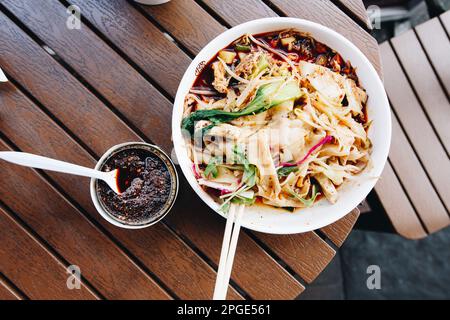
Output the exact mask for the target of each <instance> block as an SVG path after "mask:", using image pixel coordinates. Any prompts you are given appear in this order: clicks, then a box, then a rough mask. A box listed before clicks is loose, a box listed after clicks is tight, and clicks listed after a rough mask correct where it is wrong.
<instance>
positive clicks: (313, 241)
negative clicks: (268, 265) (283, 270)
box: [255, 232, 336, 283]
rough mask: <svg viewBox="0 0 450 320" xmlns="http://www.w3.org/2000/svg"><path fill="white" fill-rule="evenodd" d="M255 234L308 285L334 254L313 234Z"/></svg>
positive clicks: (334, 252)
mask: <svg viewBox="0 0 450 320" xmlns="http://www.w3.org/2000/svg"><path fill="white" fill-rule="evenodd" d="M255 234H256V235H257V236H258V238H259V239H261V240H262V241H264V243H265V244H267V245H268V246H269V247H270V248H271V249H272V250H273V251H274V253H275V254H276V255H277V256H279V257H280V258H281V259H283V261H284V262H286V263H287V264H288V265H289V266H290V267H291V268H292V270H294V271H295V272H296V273H297V274H298V275H299V276H300V277H302V279H303V280H305V281H306V282H308V283H311V282H313V281H314V280H315V279H316V278H317V276H318V275H319V274H320V273H321V272H322V271H323V270H324V269H325V267H326V266H327V265H328V263H330V261H331V260H332V259H333V257H334V255H335V254H336V251H334V250H333V249H332V248H331V247H330V246H329V245H328V244H327V243H326V242H325V241H323V240H322V239H321V238H320V237H319V236H318V235H317V234H316V233H314V232H307V233H303V234H300V235H283V236H275V235H271V234H264V233H255Z"/></svg>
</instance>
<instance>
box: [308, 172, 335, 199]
mask: <svg viewBox="0 0 450 320" xmlns="http://www.w3.org/2000/svg"><path fill="white" fill-rule="evenodd" d="M314 178H316V180H317V182H319V184H320V186H321V187H322V192H323V194H324V195H325V197H326V198H327V199H328V201H330V202H331V203H332V204H334V203H336V201H337V199H338V193H337V190H336V188H335V186H334V185H333V183H332V182H331V181H330V179H328V178H327V177H326V176H325V175H324V174H322V173H319V174H317V175H315V176H314Z"/></svg>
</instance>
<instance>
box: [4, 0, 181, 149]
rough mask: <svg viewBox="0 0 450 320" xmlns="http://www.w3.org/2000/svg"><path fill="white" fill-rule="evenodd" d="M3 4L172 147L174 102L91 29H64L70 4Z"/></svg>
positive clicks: (122, 109) (131, 117)
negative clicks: (168, 129)
mask: <svg viewBox="0 0 450 320" xmlns="http://www.w3.org/2000/svg"><path fill="white" fill-rule="evenodd" d="M2 4H3V5H4V6H5V7H6V8H7V9H8V10H9V11H11V12H12V13H13V14H14V15H15V16H16V17H17V18H19V19H20V20H21V21H22V22H23V23H24V24H25V25H26V26H27V27H28V28H29V29H30V30H32V31H33V32H34V33H35V34H36V35H37V36H38V37H39V38H40V39H41V40H42V41H44V42H45V44H46V45H47V46H49V47H51V49H52V50H53V51H54V52H56V54H57V55H58V56H60V57H61V58H63V59H64V61H65V62H67V64H69V65H70V66H71V67H72V68H73V69H74V70H75V71H76V72H77V73H78V74H80V75H81V76H82V77H83V78H84V79H85V80H87V81H88V82H89V83H90V84H91V85H92V86H93V87H94V88H95V89H96V90H97V91H98V92H99V93H101V94H102V96H103V97H105V98H107V99H108V101H109V102H111V103H112V104H113V105H114V107H115V108H116V109H117V110H119V111H120V112H121V113H122V114H126V115H127V118H128V119H129V120H130V121H131V122H132V123H133V124H134V125H135V126H136V127H137V128H139V129H140V131H141V132H143V133H144V134H146V135H147V136H148V137H149V138H150V139H152V141H154V142H155V143H157V144H159V145H160V146H162V147H163V148H164V149H165V150H167V151H170V150H171V148H172V142H171V141H170V136H169V135H167V134H166V133H165V132H164V130H163V128H165V126H167V123H169V122H170V119H171V113H172V104H171V102H170V101H169V100H167V99H166V98H165V97H164V96H163V95H161V93H160V92H159V91H158V90H156V89H155V88H154V87H153V86H152V85H151V84H150V83H149V82H148V81H146V80H145V79H144V78H143V77H142V76H141V75H140V74H139V73H138V72H137V71H136V70H134V69H133V68H132V67H131V66H130V65H129V64H128V63H127V62H126V61H125V60H123V59H122V58H121V57H120V56H119V55H118V54H117V53H115V52H114V51H113V50H111V48H109V47H108V46H107V45H106V44H105V43H104V42H103V41H102V40H101V39H100V38H99V37H97V36H96V35H95V34H94V33H93V32H92V31H91V30H90V29H89V28H87V27H86V26H84V25H83V26H82V28H81V29H80V30H76V31H73V30H70V29H68V28H61V26H62V25H64V24H65V23H66V20H67V13H66V7H64V6H63V5H62V4H61V3H60V2H59V1H57V0H50V1H44V2H42V3H41V4H40V5H39V6H36V3H35V2H34V1H30V0H20V1H11V0H6V1H3V2H2ZM74 44H76V45H74ZM111 66H114V67H113V68H111ZM143 115H145V116H143Z"/></svg>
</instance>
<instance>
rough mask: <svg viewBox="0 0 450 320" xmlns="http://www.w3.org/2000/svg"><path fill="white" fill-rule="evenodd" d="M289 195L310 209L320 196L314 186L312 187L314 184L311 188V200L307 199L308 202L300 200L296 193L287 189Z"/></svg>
mask: <svg viewBox="0 0 450 320" xmlns="http://www.w3.org/2000/svg"><path fill="white" fill-rule="evenodd" d="M289 193H290V194H291V195H292V196H293V197H295V198H296V199H297V200H299V201H300V202H301V203H303V204H304V205H305V206H307V207H311V206H312V205H313V204H314V202H315V201H316V198H317V196H318V195H319V194H320V193H319V192H318V191H317V188H316V185H314V184H313V187H312V195H311V199H309V200H307V199H304V198H302V197H301V196H300V195H299V194H298V193H296V192H295V191H294V190H292V189H289Z"/></svg>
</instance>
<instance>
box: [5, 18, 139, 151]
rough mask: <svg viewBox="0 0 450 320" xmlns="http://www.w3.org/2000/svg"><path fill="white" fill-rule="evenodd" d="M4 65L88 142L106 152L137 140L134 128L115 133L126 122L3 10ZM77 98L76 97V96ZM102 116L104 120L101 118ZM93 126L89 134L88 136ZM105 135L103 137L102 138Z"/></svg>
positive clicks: (65, 123) (11, 74) (7, 70)
mask: <svg viewBox="0 0 450 320" xmlns="http://www.w3.org/2000/svg"><path fill="white" fill-rule="evenodd" d="M0 28H1V30H2V32H1V33H0V43H1V44H2V45H1V46H0V65H1V66H2V69H4V70H5V72H7V73H8V74H9V75H10V76H12V77H13V78H14V79H16V80H17V81H18V82H20V83H21V84H22V85H23V86H25V87H26V88H27V90H28V91H30V92H31V93H32V94H33V96H34V97H36V98H37V99H38V100H40V101H41V102H42V103H44V104H45V107H46V108H47V109H48V110H50V112H52V113H53V114H54V115H55V116H56V117H58V118H60V119H61V120H62V121H63V122H64V125H65V126H67V127H68V128H69V129H70V130H71V131H72V132H73V133H75V134H76V135H78V136H79V137H83V138H84V139H85V140H83V139H82V140H83V142H84V143H86V144H92V142H93V141H94V140H95V141H96V142H97V145H98V148H97V149H94V151H95V152H98V153H99V154H102V153H103V152H105V151H106V150H107V149H109V148H110V147H111V146H112V145H114V144H117V143H120V142H126V141H134V140H137V139H138V136H137V135H136V134H134V133H133V132H131V131H128V132H126V133H125V134H123V135H122V136H121V137H120V138H119V137H118V136H115V135H114V134H112V133H113V132H115V130H116V128H118V127H121V126H124V123H123V122H122V121H121V120H120V119H119V118H118V117H117V116H116V115H115V114H114V113H112V112H111V111H110V110H109V109H108V108H107V107H106V106H105V105H104V104H103V103H102V102H101V101H100V100H99V99H98V98H96V97H95V96H94V95H93V94H91V93H90V92H89V91H88V90H87V89H86V88H84V87H83V86H82V85H81V84H80V83H79V82H78V80H76V78H75V77H73V76H72V75H71V74H70V73H69V72H68V71H66V70H65V69H64V68H62V67H61V66H60V65H59V64H58V62H56V61H55V60H54V59H53V58H52V57H50V56H49V55H48V54H47V53H45V51H44V50H43V49H42V48H41V47H39V46H38V45H37V44H36V43H35V42H34V41H33V40H31V39H30V38H29V37H28V36H27V35H26V34H24V33H23V32H22V31H21V30H20V29H19V28H18V27H17V26H16V25H15V24H14V23H13V22H12V21H11V20H10V19H8V18H7V17H6V16H5V15H4V14H3V13H0ZM74 97H76V98H74ZM100 119H101V120H100ZM86 128H89V132H90V134H89V135H86V134H85V132H86ZM99 137H101V139H99Z"/></svg>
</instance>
